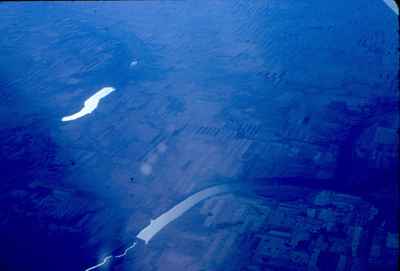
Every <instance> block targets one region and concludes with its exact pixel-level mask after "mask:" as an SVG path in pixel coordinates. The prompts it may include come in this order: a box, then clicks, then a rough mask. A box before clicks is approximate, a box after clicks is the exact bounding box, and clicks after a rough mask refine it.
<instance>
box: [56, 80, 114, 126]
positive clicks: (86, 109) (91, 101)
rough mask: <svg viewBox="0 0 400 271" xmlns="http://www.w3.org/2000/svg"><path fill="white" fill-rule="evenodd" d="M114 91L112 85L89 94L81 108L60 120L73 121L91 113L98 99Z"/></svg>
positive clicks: (97, 103) (98, 101)
mask: <svg viewBox="0 0 400 271" xmlns="http://www.w3.org/2000/svg"><path fill="white" fill-rule="evenodd" d="M113 91H115V88H113V87H104V88H102V89H100V90H99V91H97V92H96V93H95V94H94V95H92V96H90V97H89V98H88V99H87V100H86V101H85V103H84V104H83V107H82V109H81V110H80V111H79V112H76V113H74V114H72V115H69V116H65V117H63V118H62V119H61V121H73V120H76V119H79V118H81V117H83V116H86V115H88V114H90V113H92V112H93V111H94V110H95V109H96V108H97V106H98V105H99V103H100V100H101V99H103V98H104V97H106V96H107V95H109V94H110V93H111V92H113Z"/></svg>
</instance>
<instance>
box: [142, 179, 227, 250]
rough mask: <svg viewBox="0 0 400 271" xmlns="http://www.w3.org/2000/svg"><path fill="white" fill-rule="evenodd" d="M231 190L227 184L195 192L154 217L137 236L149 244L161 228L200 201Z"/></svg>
mask: <svg viewBox="0 0 400 271" xmlns="http://www.w3.org/2000/svg"><path fill="white" fill-rule="evenodd" d="M229 191H230V189H229V187H228V186H227V185H219V186H214V187H211V188H207V189H204V190H201V191H200V192H197V193H196V194H193V195H192V196H190V197H188V198H187V199H185V200H184V201H182V202H180V203H179V204H177V205H175V206H174V207H173V208H171V209H170V210H168V211H167V212H165V213H163V214H162V215H160V216H159V217H157V218H156V219H154V220H153V219H152V220H151V221H150V225H148V226H147V227H146V228H144V229H143V230H141V231H140V232H139V233H138V235H136V237H137V238H138V239H141V240H143V241H145V243H146V244H147V243H148V242H149V241H150V240H151V239H152V238H153V237H154V235H156V234H157V233H158V232H159V231H160V230H162V229H163V228H164V227H165V226H167V225H168V224H169V223H171V222H172V221H174V220H175V219H177V218H178V217H180V216H181V215H183V214H184V213H185V212H186V211H188V210H189V209H191V208H192V207H193V206H195V205H196V204H197V203H199V202H200V201H203V200H205V199H207V198H210V197H212V196H216V195H218V194H222V193H227V192H229Z"/></svg>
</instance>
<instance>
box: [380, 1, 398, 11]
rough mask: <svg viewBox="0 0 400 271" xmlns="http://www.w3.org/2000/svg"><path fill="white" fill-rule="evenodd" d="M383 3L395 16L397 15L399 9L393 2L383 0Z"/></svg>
mask: <svg viewBox="0 0 400 271" xmlns="http://www.w3.org/2000/svg"><path fill="white" fill-rule="evenodd" d="M383 2H385V4H386V5H387V6H388V7H389V8H390V9H391V10H393V12H394V13H396V14H397V15H399V7H398V6H397V5H396V3H395V2H394V1H393V0H383Z"/></svg>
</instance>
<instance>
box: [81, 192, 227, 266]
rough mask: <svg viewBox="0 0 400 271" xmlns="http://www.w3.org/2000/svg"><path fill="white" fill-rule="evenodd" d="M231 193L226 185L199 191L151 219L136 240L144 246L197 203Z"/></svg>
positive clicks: (104, 260) (116, 256)
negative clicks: (140, 241) (142, 242)
mask: <svg viewBox="0 0 400 271" xmlns="http://www.w3.org/2000/svg"><path fill="white" fill-rule="evenodd" d="M229 192H231V188H230V187H229V186H228V185H218V186H213V187H210V188H206V189H204V190H201V191H199V192H197V193H195V194H193V195H191V196H190V197H188V198H186V199H185V200H183V201H181V202H180V203H178V204H177V205H175V206H174V207H172V208H171V209H169V210H168V211H166V212H165V213H163V214H161V215H160V216H159V217H157V218H156V219H154V220H153V219H152V220H151V221H150V225H148V226H147V227H145V228H144V229H143V230H141V231H140V232H139V233H138V234H137V235H136V238H138V239H141V240H143V241H145V243H146V244H148V242H149V241H150V240H151V239H152V238H153V237H154V236H155V235H156V234H157V233H158V232H159V231H161V230H162V229H163V228H164V227H165V226H167V225H168V224H169V223H171V222H172V221H174V220H175V219H177V218H178V217H180V216H181V215H183V214H184V213H185V212H186V211H188V210H189V209H191V208H192V207H194V206H195V205H196V204H197V203H199V202H201V201H203V200H205V199H208V198H210V197H213V196H216V195H219V194H224V193H229ZM135 246H136V242H135V241H134V242H133V243H132V245H130V246H129V247H127V248H126V249H125V251H124V252H123V253H122V254H119V255H115V256H114V255H109V256H106V257H104V259H103V261H102V262H100V263H98V264H96V265H94V266H91V267H89V268H87V269H85V271H90V270H94V269H97V268H99V267H101V266H103V265H105V264H107V263H108V262H109V261H110V260H111V259H113V258H122V257H124V256H126V254H127V253H128V251H129V250H130V249H132V248H134V247H135Z"/></svg>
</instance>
